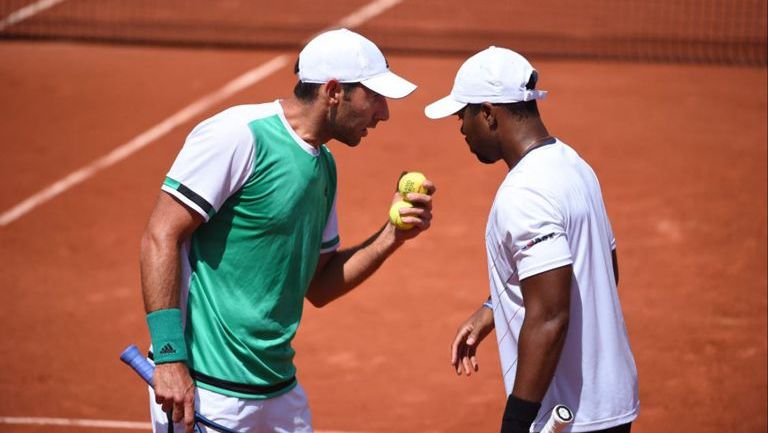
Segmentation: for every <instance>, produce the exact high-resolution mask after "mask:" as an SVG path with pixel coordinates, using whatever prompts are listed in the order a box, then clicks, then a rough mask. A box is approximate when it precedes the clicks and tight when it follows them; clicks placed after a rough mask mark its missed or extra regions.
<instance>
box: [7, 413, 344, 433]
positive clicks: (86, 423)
mask: <svg viewBox="0 0 768 433" xmlns="http://www.w3.org/2000/svg"><path fill="white" fill-rule="evenodd" d="M0 424H15V425H45V426H62V427H92V428H112V429H124V430H147V431H149V430H152V423H148V422H136V421H114V420H106V419H75V418H36V417H12V416H0ZM315 433H355V432H344V431H338V430H315ZM358 433H359V432H358Z"/></svg>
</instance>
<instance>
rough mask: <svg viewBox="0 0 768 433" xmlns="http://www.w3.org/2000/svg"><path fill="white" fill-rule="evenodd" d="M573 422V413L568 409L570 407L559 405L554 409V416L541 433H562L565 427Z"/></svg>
mask: <svg viewBox="0 0 768 433" xmlns="http://www.w3.org/2000/svg"><path fill="white" fill-rule="evenodd" d="M572 421H573V412H571V410H570V409H568V406H566V405H564V404H558V405H557V406H555V408H554V409H552V415H550V416H549V420H548V421H547V423H546V424H544V428H543V429H541V433H560V432H561V431H563V429H564V428H565V426H567V425H568V424H570V423H571V422H572Z"/></svg>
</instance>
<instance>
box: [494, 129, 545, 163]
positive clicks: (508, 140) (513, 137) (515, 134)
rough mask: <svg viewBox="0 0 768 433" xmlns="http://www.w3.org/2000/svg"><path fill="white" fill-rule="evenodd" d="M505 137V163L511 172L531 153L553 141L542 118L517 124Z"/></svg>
mask: <svg viewBox="0 0 768 433" xmlns="http://www.w3.org/2000/svg"><path fill="white" fill-rule="evenodd" d="M515 123H516V124H515V125H511V126H510V127H509V128H508V131H506V133H505V134H504V135H503V137H504V141H505V144H506V146H504V147H505V152H504V161H505V162H506V163H507V166H508V167H509V169H510V170H511V169H512V168H514V167H515V166H516V165H517V164H518V163H519V162H520V160H522V159H523V158H524V157H525V156H526V155H527V154H528V153H529V152H530V151H532V150H534V149H536V148H538V147H540V146H541V145H542V144H544V143H547V142H548V141H549V140H551V139H552V136H551V135H549V131H547V128H546V127H545V126H544V123H542V121H541V119H540V118H535V119H525V120H522V121H517V122H515Z"/></svg>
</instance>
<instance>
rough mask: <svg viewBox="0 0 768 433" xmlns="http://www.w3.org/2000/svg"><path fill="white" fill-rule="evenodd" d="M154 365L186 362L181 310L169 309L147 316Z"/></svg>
mask: <svg viewBox="0 0 768 433" xmlns="http://www.w3.org/2000/svg"><path fill="white" fill-rule="evenodd" d="M147 325H148V326H149V335H150V337H152V351H153V352H154V356H155V364H163V363H166V362H179V361H186V360H187V344H186V342H185V341H184V329H183V328H182V326H181V310H179V309H178V308H169V309H167V310H157V311H153V312H151V313H149V314H147Z"/></svg>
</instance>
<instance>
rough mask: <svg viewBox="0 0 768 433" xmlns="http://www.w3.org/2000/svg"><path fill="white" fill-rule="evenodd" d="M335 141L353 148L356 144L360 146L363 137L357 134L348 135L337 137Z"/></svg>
mask: <svg viewBox="0 0 768 433" xmlns="http://www.w3.org/2000/svg"><path fill="white" fill-rule="evenodd" d="M337 139H338V140H339V141H341V142H342V143H344V144H346V145H347V146H349V147H355V146H357V145H358V144H360V142H361V141H363V135H362V134H358V135H352V134H348V135H345V136H343V137H338V138H337Z"/></svg>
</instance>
